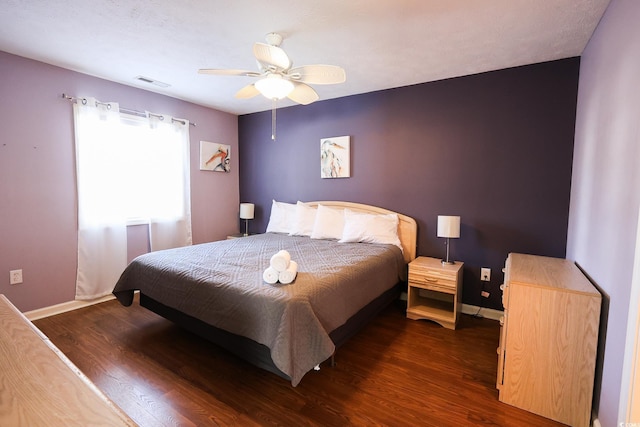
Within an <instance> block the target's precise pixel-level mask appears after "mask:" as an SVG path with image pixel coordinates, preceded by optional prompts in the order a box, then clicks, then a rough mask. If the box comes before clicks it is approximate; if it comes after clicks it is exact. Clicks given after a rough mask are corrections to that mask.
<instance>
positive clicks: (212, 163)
mask: <svg viewBox="0 0 640 427" xmlns="http://www.w3.org/2000/svg"><path fill="white" fill-rule="evenodd" d="M200 170H202V171H213V172H231V146H230V145H227V144H219V143H215V142H208V141H200Z"/></svg>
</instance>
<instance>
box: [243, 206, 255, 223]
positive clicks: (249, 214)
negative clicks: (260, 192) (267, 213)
mask: <svg viewBox="0 0 640 427" xmlns="http://www.w3.org/2000/svg"><path fill="white" fill-rule="evenodd" d="M254 207H255V206H254V205H253V203H240V218H241V219H253V211H254Z"/></svg>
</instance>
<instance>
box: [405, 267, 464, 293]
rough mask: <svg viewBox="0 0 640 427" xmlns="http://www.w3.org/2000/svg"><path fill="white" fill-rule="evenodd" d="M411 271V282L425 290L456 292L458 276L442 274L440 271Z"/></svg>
mask: <svg viewBox="0 0 640 427" xmlns="http://www.w3.org/2000/svg"><path fill="white" fill-rule="evenodd" d="M416 270H417V269H414V268H412V269H410V271H409V281H410V282H412V283H413V284H415V285H417V286H420V287H423V288H425V289H433V290H436V291H445V292H455V290H456V286H457V281H456V276H455V275H451V274H442V273H441V272H438V271H430V270H425V271H420V270H418V271H416Z"/></svg>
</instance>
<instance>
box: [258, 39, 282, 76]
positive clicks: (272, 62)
mask: <svg viewBox="0 0 640 427" xmlns="http://www.w3.org/2000/svg"><path fill="white" fill-rule="evenodd" d="M253 54H254V55H255V57H256V59H257V60H258V62H259V63H260V64H262V65H263V66H264V68H270V67H275V68H278V69H281V70H288V69H289V68H290V67H291V60H290V59H289V57H288V56H287V54H286V53H285V52H284V50H282V49H280V48H279V47H277V46H272V45H270V44H265V43H255V44H254V45H253Z"/></svg>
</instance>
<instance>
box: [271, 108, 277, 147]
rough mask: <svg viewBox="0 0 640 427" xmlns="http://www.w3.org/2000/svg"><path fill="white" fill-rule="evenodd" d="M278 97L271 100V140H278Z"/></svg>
mask: <svg viewBox="0 0 640 427" xmlns="http://www.w3.org/2000/svg"><path fill="white" fill-rule="evenodd" d="M276 102H277V100H276V98H273V99H272V100H271V140H272V141H275V140H276Z"/></svg>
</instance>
